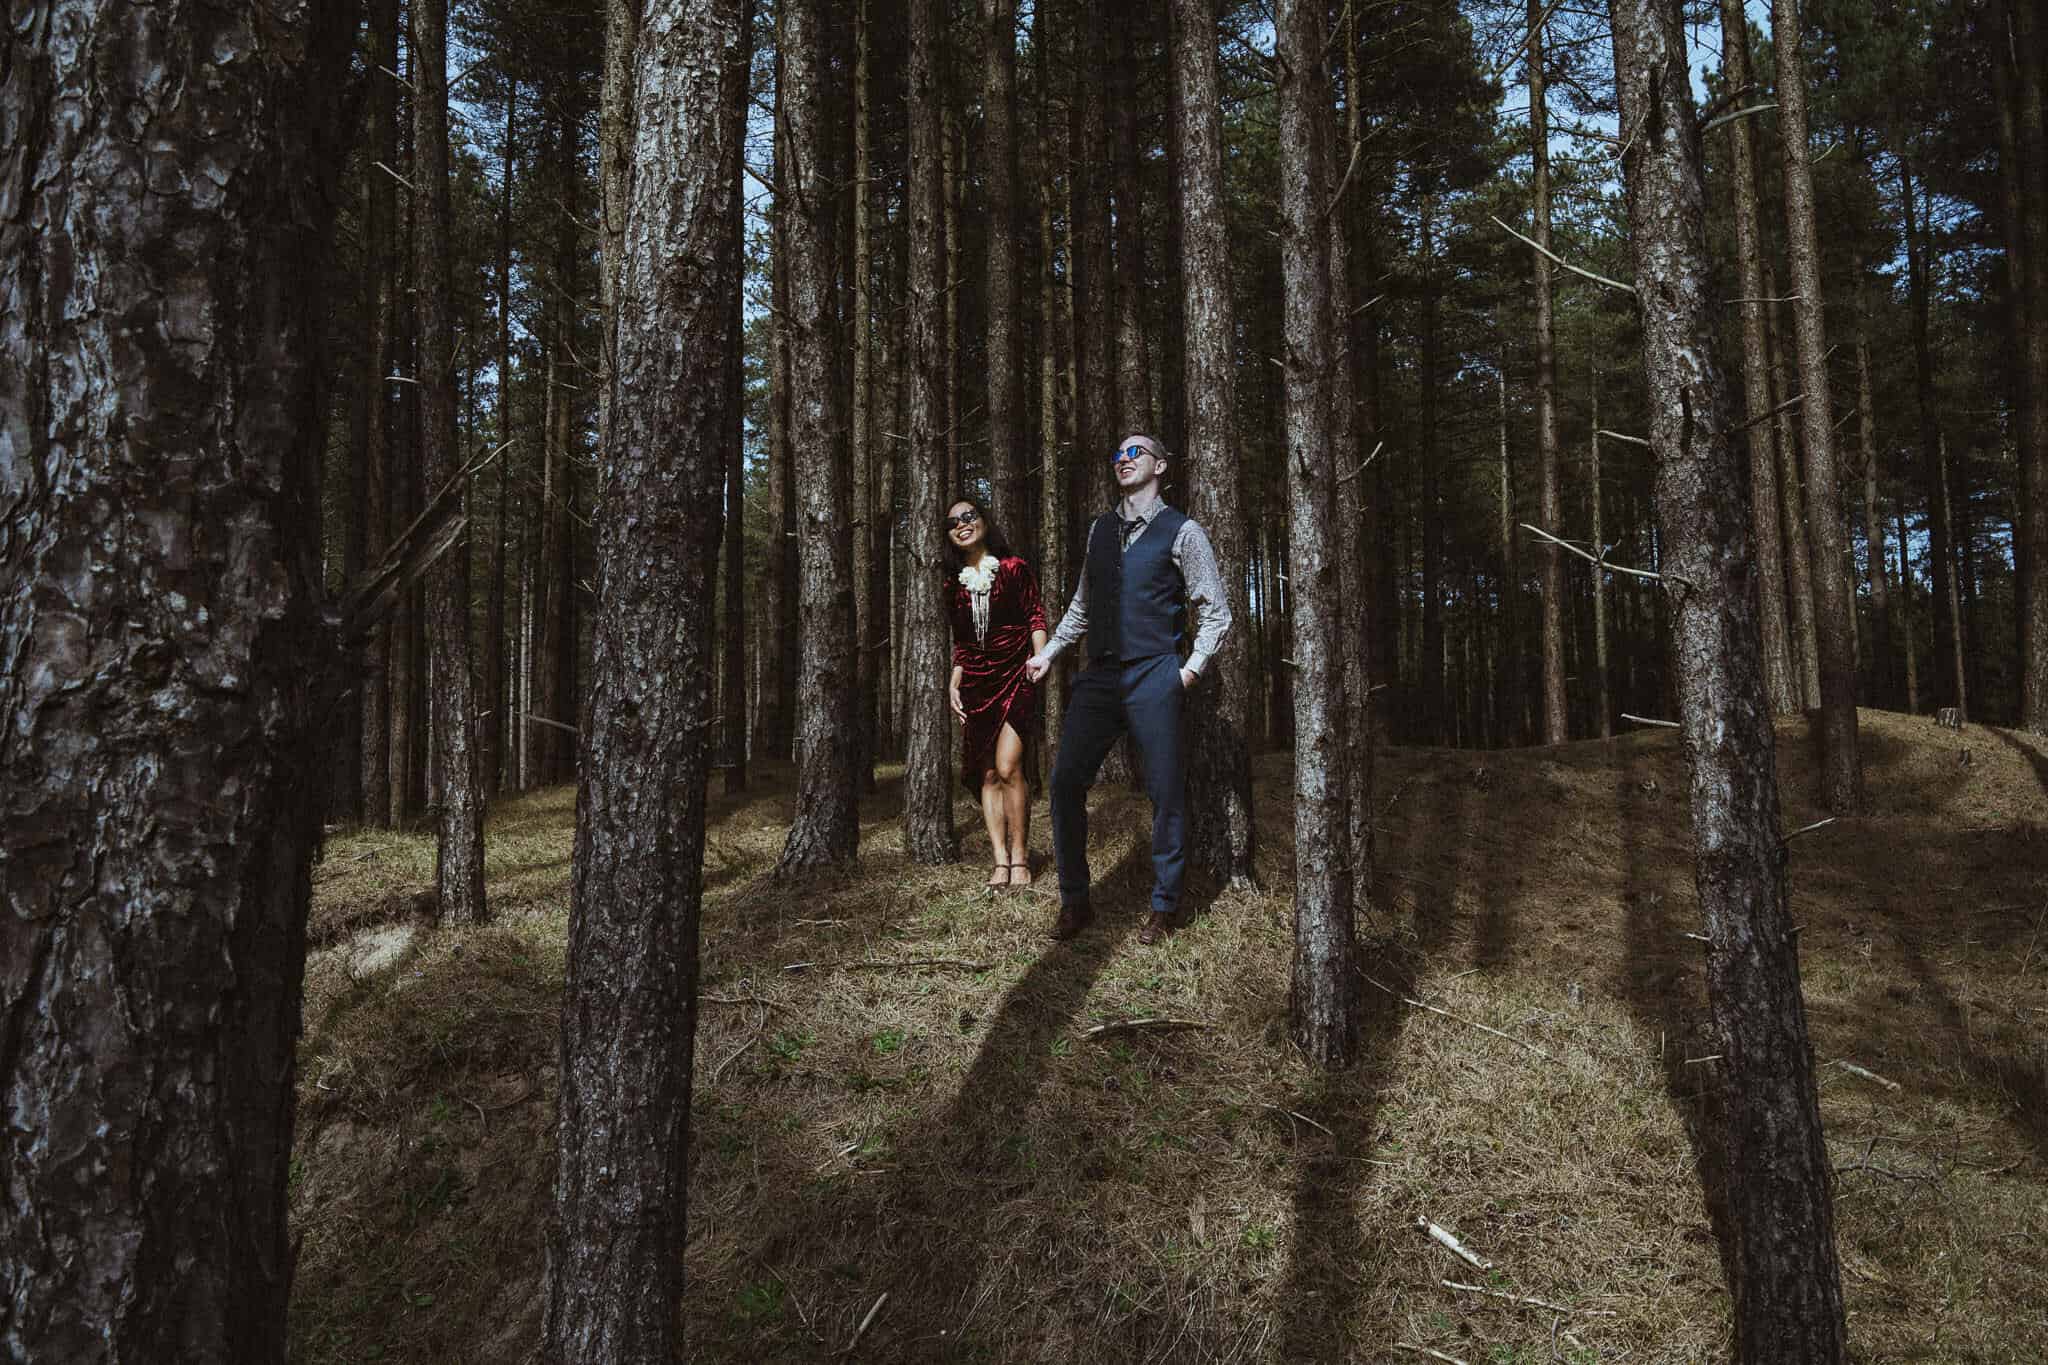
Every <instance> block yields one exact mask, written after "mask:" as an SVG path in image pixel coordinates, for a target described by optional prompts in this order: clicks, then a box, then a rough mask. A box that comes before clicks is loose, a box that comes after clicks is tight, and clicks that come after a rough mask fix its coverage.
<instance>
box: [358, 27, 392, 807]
mask: <svg viewBox="0 0 2048 1365" xmlns="http://www.w3.org/2000/svg"><path fill="white" fill-rule="evenodd" d="M369 31H370V46H369V59H370V61H372V62H374V63H375V64H376V65H378V66H383V67H386V68H388V69H390V70H392V71H396V70H397V69H398V0H377V3H376V5H375V6H374V8H373V9H372V10H371V12H370V15H369ZM397 92H398V86H397V83H396V82H395V81H392V80H390V79H389V78H384V79H380V80H378V81H376V82H375V83H373V84H372V85H371V86H370V88H369V91H368V94H367V96H366V98H365V101H364V103H365V105H366V106H367V111H368V118H369V128H368V137H367V140H366V147H367V149H368V152H369V154H370V156H371V158H372V159H374V160H378V161H382V162H383V163H384V164H385V165H387V166H390V165H393V164H395V163H396V162H397V160H398V122H397V107H398V93H397ZM364 175H365V178H366V179H367V181H368V185H367V193H366V195H365V202H364V205H363V224H362V234H363V272H364V280H363V305H364V313H365V316H364V319H363V322H364V331H365V336H364V338H363V369H364V374H365V375H366V377H367V382H366V383H365V384H364V385H363V392H362V395H361V402H362V404H363V406H364V408H365V409H366V410H367V411H366V414H365V421H364V431H363V448H362V455H361V457H360V459H361V468H362V471H363V479H364V490H363V529H364V537H363V558H364V561H365V562H366V563H371V564H374V563H377V562H378V561H379V560H381V559H382V558H383V557H384V549H385V547H386V546H387V545H389V544H390V543H391V517H392V508H391V404H390V402H389V394H390V384H389V383H388V382H387V381H386V379H385V376H386V375H388V374H390V373H391V362H392V347H391V342H392V332H393V326H392V324H393V321H394V319H395V317H396V315H397V309H398V269H397V260H396V252H397V240H396V237H395V235H394V229H395V225H396V222H397V216H396V212H395V207H394V204H393V200H392V193H393V188H394V186H395V184H396V182H395V181H393V180H392V179H391V177H390V176H388V175H386V174H384V172H383V171H381V170H378V169H377V168H376V167H375V166H370V167H369V168H367V169H366V170H365V172H364ZM390 668H391V629H390V627H389V626H379V627H377V629H375V630H373V631H371V632H370V635H369V639H368V641H367V642H366V645H365V648H364V650H363V682H362V693H361V703H360V706H361V710H362V713H363V719H362V730H363V776H362V804H363V819H364V821H365V822H366V823H368V824H371V825H375V826H388V825H390V824H391V822H392V815H393V812H392V806H391V677H390Z"/></svg>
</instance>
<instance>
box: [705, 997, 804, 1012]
mask: <svg viewBox="0 0 2048 1365" xmlns="http://www.w3.org/2000/svg"><path fill="white" fill-rule="evenodd" d="M697 999H698V1000H699V1001H701V1002H703V1003H705V1004H710V1005H759V1006H760V1007H761V1008H762V1009H769V1010H786V1009H788V1008H789V1006H787V1005H783V1004H778V1003H777V1002H775V1001H773V1000H764V999H762V998H761V997H760V996H758V995H700V996H698V997H697Z"/></svg>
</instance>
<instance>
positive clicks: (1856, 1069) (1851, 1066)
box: [1835, 1062, 1904, 1090]
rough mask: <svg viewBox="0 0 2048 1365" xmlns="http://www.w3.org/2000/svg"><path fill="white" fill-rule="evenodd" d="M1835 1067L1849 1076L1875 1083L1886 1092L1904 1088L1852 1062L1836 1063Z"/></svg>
mask: <svg viewBox="0 0 2048 1365" xmlns="http://www.w3.org/2000/svg"><path fill="white" fill-rule="evenodd" d="M1835 1065H1836V1066H1838V1067H1840V1068H1842V1070H1844V1071H1846V1072H1848V1073H1849V1074H1850V1075H1851V1076H1861V1077H1862V1078H1863V1079H1864V1080H1866V1081H1874V1082H1875V1083H1877V1084H1878V1085H1881V1086H1883V1087H1884V1088H1885V1089H1887V1090H1902V1089H1904V1087H1903V1086H1901V1085H1900V1084H1899V1083H1898V1082H1897V1081H1893V1080H1887V1079H1886V1078H1885V1077H1883V1076H1880V1075H1878V1074H1877V1073H1876V1072H1875V1071H1871V1070H1868V1069H1867V1068H1864V1067H1860V1066H1858V1065H1856V1063H1854V1062H1836V1063H1835Z"/></svg>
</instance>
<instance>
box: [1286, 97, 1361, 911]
mask: <svg viewBox="0 0 2048 1365" xmlns="http://www.w3.org/2000/svg"><path fill="white" fill-rule="evenodd" d="M1326 89H1327V87H1326ZM1347 102H1348V96H1347ZM1346 131H1347V132H1350V131H1352V130H1351V129H1350V128H1348V127H1347V129H1346ZM1345 143H1346V145H1347V147H1348V146H1351V145H1355V144H1353V143H1352V141H1351V138H1349V137H1347V138H1346V139H1345ZM1346 155H1347V156H1348V155H1349V152H1348V151H1347V153H1346ZM1326 161H1327V162H1328V163H1329V165H1333V164H1334V163H1335V161H1336V158H1334V157H1330V158H1326ZM1329 165H1326V167H1325V169H1326V170H1327V169H1329ZM1326 222H1327V224H1328V226H1327V228H1326V232H1327V234H1328V236H1329V239H1330V245H1329V253H1330V317H1331V321H1332V326H1331V330H1330V339H1329V340H1330V346H1331V348H1332V354H1331V357H1330V477H1331V480H1332V490H1331V492H1332V495H1331V499H1330V512H1331V516H1332V520H1331V523H1330V530H1329V534H1328V550H1329V553H1330V554H1332V555H1334V556H1335V557H1336V560H1337V595H1336V599H1335V601H1334V602H1333V604H1332V605H1333V606H1334V607H1335V608H1336V616H1335V618H1334V619H1333V621H1332V626H1333V630H1332V632H1331V635H1332V639H1331V643H1332V646H1333V647H1334V649H1335V651H1336V653H1335V662H1336V670H1337V671H1336V676H1335V677H1334V678H1333V679H1332V685H1333V686H1334V688H1335V689H1336V704H1337V706H1338V708H1339V709H1340V710H1342V712H1343V732H1342V733H1343V737H1344V754H1343V759H1342V762H1341V764H1340V767H1339V771H1340V772H1342V773H1343V774H1344V867H1345V872H1346V885H1347V888H1348V890H1349V891H1350V893H1351V895H1352V898H1353V905H1352V913H1353V917H1354V919H1355V917H1356V914H1357V910H1358V908H1359V907H1360V906H1363V905H1365V904H1366V898H1367V897H1368V896H1369V895H1370V894H1371V887H1372V876H1371V869H1372V723H1371V716H1370V707H1371V705H1372V670H1371V667H1370V662H1371V660H1370V658H1369V650H1370V647H1369V644H1368V641H1370V640H1371V638H1372V613H1371V611H1370V610H1369V606H1370V603H1371V601H1372V595H1371V594H1370V593H1369V592H1368V591H1367V590H1366V565H1365V537H1364V530H1365V478H1364V474H1365V466H1364V460H1365V459H1366V458H1367V457H1366V453H1365V451H1364V450H1362V449H1361V448H1360V441H1359V439H1358V398H1357V394H1358V352H1357V351H1356V350H1355V349H1354V348H1353V347H1352V346H1351V345H1350V344H1349V343H1350V332H1351V325H1350V323H1351V318H1352V308H1353V304H1352V302H1351V299H1352V287H1351V240H1350V233H1349V232H1348V231H1347V228H1346V224H1345V222H1344V218H1343V216H1342V215H1341V214H1339V213H1336V212H1331V213H1329V214H1327V215H1326ZM1296 733H1297V734H1298V733H1300V731H1299V730H1297V731H1296Z"/></svg>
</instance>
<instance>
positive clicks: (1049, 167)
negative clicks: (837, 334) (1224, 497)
mask: <svg viewBox="0 0 2048 1365" xmlns="http://www.w3.org/2000/svg"><path fill="white" fill-rule="evenodd" d="M1051 20H1052V7H1051V6H1050V5H1047V4H1044V3H1040V4H1039V5H1038V6H1037V8H1036V9H1035V10H1034V12H1033V15H1032V21H1031V23H1032V29H1031V48H1032V55H1033V57H1034V59H1035V64H1036V68H1037V69H1036V71H1035V72H1034V75H1036V77H1037V80H1038V106H1037V120H1038V130H1037V131H1038V137H1037V144H1038V160H1037V172H1038V241H1039V251H1038V316H1039V326H1038V458H1039V464H1040V468H1039V482H1038V488H1039V499H1038V504H1039V505H1038V545H1039V550H1038V554H1039V559H1038V565H1037V568H1038V583H1039V590H1040V592H1041V593H1043V594H1044V596H1045V599H1046V601H1047V602H1049V603H1051V604H1052V606H1051V608H1050V610H1053V611H1064V610H1065V606H1064V604H1065V602H1066V601H1067V596H1066V594H1067V591H1068V586H1069V583H1068V573H1067V519H1068V512H1067V481H1068V471H1067V456H1068V449H1069V447H1068V443H1067V440H1066V439H1065V438H1066V437H1067V436H1068V435H1069V434H1070V433H1069V427H1070V426H1071V423H1072V413H1071V409H1070V408H1069V409H1066V412H1067V419H1066V421H1065V422H1063V421H1062V420H1061V414H1062V410H1063V409H1062V403H1061V392H1062V388H1063V386H1064V383H1065V376H1066V363H1065V360H1064V358H1063V356H1062V354H1061V345H1060V341H1061V335H1062V333H1063V331H1064V330H1065V329H1064V323H1065V319H1066V311H1065V309H1064V307H1063V306H1062V303H1061V295H1062V293H1063V291H1064V289H1065V284H1064V283H1063V282H1062V281H1061V280H1060V279H1059V278H1058V274H1057V271H1056V270H1055V267H1054V258H1055V255H1056V252H1055V246H1054V241H1053V206H1054V203H1055V196H1056V195H1057V193H1058V188H1057V183H1056V181H1055V179H1054V177H1055V174H1056V168H1057V166H1058V165H1059V164H1060V163H1061V162H1064V161H1065V160H1067V156H1066V153H1067V150H1068V148H1070V147H1071V146H1072V143H1071V141H1069V140H1066V139H1065V138H1064V137H1062V140H1061V141H1060V142H1059V143H1057V144H1055V142H1054V141H1053V139H1054V138H1055V137H1056V136H1060V135H1061V134H1060V132H1059V131H1058V130H1056V129H1055V126H1054V124H1053V120H1052V94H1051V78H1052V70H1051V50H1052V45H1053V42H1054V41H1055V35H1054V33H1053V28H1052V22H1051ZM1068 226H1069V229H1071V227H1072V224H1071V223H1069V225H1068ZM1066 258H1067V261H1068V266H1069V269H1071V268H1072V262H1073V235H1072V232H1071V230H1070V231H1069V233H1068V237H1067V252H1066ZM1212 538H1213V533H1212ZM1039 690H1040V692H1041V693H1042V696H1043V702H1042V704H1043V706H1044V708H1045V713H1044V714H1045V731H1044V732H1045V734H1046V735H1047V736H1048V737H1050V736H1055V735H1057V734H1058V733H1059V727H1060V717H1061V715H1062V714H1063V713H1064V711H1065V709H1066V700H1067V683H1066V673H1065V671H1064V670H1062V669H1059V668H1054V669H1053V670H1052V671H1051V672H1049V673H1047V674H1046V675H1045V678H1044V679H1043V680H1042V681H1041V683H1040V684H1039ZM1052 747H1053V746H1052V745H1050V744H1049V745H1047V746H1046V767H1047V768H1048V769H1050V767H1051V764H1052V760H1051V749H1052ZM1190 762H1192V759H1191V760H1190ZM1195 818H1197V817H1195V816H1194V815H1193V813H1192V809H1191V811H1190V819H1191V820H1193V819H1195Z"/></svg>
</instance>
